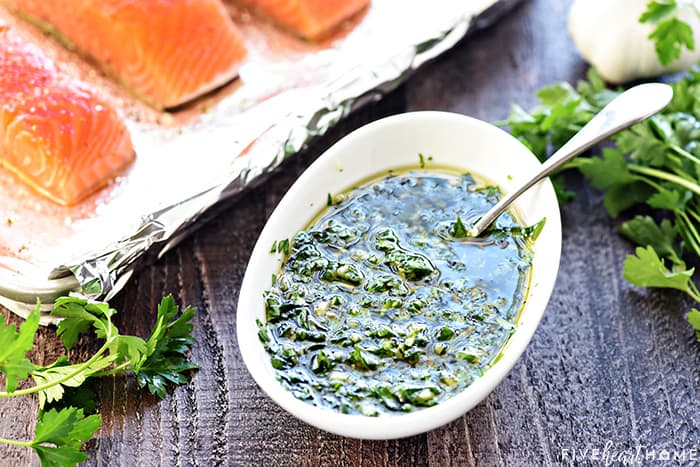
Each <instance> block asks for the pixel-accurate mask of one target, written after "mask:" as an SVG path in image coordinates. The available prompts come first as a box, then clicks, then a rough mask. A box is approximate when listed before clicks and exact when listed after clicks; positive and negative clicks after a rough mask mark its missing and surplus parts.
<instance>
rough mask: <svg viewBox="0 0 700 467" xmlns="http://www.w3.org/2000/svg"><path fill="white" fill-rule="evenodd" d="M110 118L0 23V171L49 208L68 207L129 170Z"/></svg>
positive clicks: (118, 127)
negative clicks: (46, 201)
mask: <svg viewBox="0 0 700 467" xmlns="http://www.w3.org/2000/svg"><path fill="white" fill-rule="evenodd" d="M133 159H134V150H133V147H132V145H131V139H130V138H129V133H128V131H127V129H126V127H125V125H124V124H123V123H122V121H121V120H120V119H119V116H118V115H117V113H116V112H115V111H114V109H112V108H111V107H110V105H108V104H107V103H106V102H105V101H103V100H102V99H100V98H99V97H98V96H97V95H96V94H95V93H94V92H93V91H92V90H91V89H90V87H89V85H88V84H86V83H83V82H82V81H79V80H77V79H76V78H73V77H71V76H69V75H68V74H66V73H64V72H62V71H60V70H59V69H58V68H57V67H56V65H55V64H54V62H53V61H52V60H51V59H50V58H49V57H48V56H46V55H45V54H44V52H43V51H42V50H41V49H40V48H39V47H38V46H37V45H35V44H33V43H31V42H29V41H28V40H27V39H26V38H25V37H23V36H22V35H21V34H20V33H18V32H17V31H15V30H13V29H12V28H10V27H9V26H8V25H7V24H5V23H3V22H2V21H0V166H2V167H4V168H6V169H8V170H9V171H11V172H13V173H14V174H15V175H17V176H18V177H19V178H20V179H21V180H23V181H24V182H26V183H27V184H28V185H29V186H31V187H32V188H33V189H35V190H36V191H38V192H39V193H41V194H43V195H45V196H47V197H48V198H50V199H52V200H53V201H55V202H57V203H59V204H63V205H72V204H75V203H77V202H78V201H80V200H82V199H84V198H85V197H86V196H88V195H89V194H91V193H93V192H94V191H95V190H97V189H98V188H100V187H102V186H104V185H105V184H107V183H109V181H110V180H111V179H112V178H113V177H114V176H115V175H117V174H118V173H119V172H120V171H122V170H123V169H124V168H125V167H126V166H128V165H129V163H131V162H132V161H133Z"/></svg>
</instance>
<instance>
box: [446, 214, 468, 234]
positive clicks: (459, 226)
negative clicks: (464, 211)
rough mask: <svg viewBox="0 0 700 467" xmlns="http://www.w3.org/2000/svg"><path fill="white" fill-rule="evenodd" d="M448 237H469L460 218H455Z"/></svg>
mask: <svg viewBox="0 0 700 467" xmlns="http://www.w3.org/2000/svg"><path fill="white" fill-rule="evenodd" d="M450 235H452V236H453V237H454V238H465V237H467V236H468V235H469V232H467V228H466V227H465V226H464V223H463V222H462V218H461V217H459V216H457V220H456V221H455V223H454V224H452V228H451V229H450Z"/></svg>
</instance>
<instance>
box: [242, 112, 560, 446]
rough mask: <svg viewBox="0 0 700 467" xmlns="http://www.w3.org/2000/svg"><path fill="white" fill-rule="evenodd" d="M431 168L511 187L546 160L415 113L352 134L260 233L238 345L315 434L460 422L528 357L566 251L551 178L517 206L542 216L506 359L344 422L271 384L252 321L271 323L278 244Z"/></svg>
mask: <svg viewBox="0 0 700 467" xmlns="http://www.w3.org/2000/svg"><path fill="white" fill-rule="evenodd" d="M418 153H423V154H425V155H426V157H427V156H428V155H429V156H432V158H433V160H432V161H429V162H428V163H427V168H429V167H430V165H431V164H435V165H442V166H451V167H455V168H458V169H460V170H463V171H466V172H470V173H474V174H476V175H477V176H481V177H483V178H485V179H486V180H488V181H490V182H493V183H495V184H497V185H498V186H499V187H500V188H501V190H502V191H504V192H508V191H510V190H512V189H513V188H514V187H515V185H516V183H517V180H519V179H521V178H523V177H526V176H527V175H528V174H531V173H534V172H535V171H536V170H537V169H538V167H539V166H540V163H539V162H538V161H537V159H536V158H535V157H534V156H533V155H532V153H531V152H530V151H528V149H526V148H525V147H524V146H523V145H522V144H521V143H520V142H519V141H517V140H516V139H515V138H513V137H512V136H510V135H509V134H508V133H506V132H504V131H502V130H500V129H498V128H496V127H494V126H492V125H490V124H488V123H485V122H482V121H480V120H476V119H473V118H470V117H466V116H463V115H458V114H450V113H444V112H415V113H407V114H402V115H397V116H393V117H389V118H385V119H383V120H379V121H376V122H373V123H371V124H369V125H366V126H364V127H362V128H360V129H358V130H357V131H355V132H353V133H351V134H349V135H348V136H346V137H345V138H343V139H342V140H340V141H339V142H338V143H336V144H335V145H334V146H333V147H331V148H330V149H328V151H326V152H325V153H324V154H323V155H322V156H321V157H319V158H318V160H316V161H315V162H314V163H313V164H312V165H311V166H310V167H309V168H308V169H307V170H306V171H305V172H304V173H303V174H302V176H301V177H299V179H298V180H297V181H296V183H294V185H293V186H292V187H291V188H290V189H289V192H288V193H287V194H286V195H285V196H284V198H282V200H281V201H280V203H279V205H278V206H277V209H275V211H274V212H273V213H272V216H271V217H270V219H269V220H268V222H267V225H266V226H265V228H264V229H263V231H262V233H261V234H260V238H259V239H258V242H257V244H256V245H255V249H254V250H253V254H252V256H251V258H250V262H249V264H248V269H247V271H246V274H245V277H244V279H243V284H242V286H241V292H240V296H239V300H238V312H237V313H238V314H237V335H238V345H239V348H240V351H241V353H242V355H243V360H244V361H245V364H246V365H247V367H248V371H250V374H251V375H252V376H253V378H254V379H255V381H256V382H257V383H258V385H259V386H260V387H261V388H262V389H263V390H264V391H265V392H266V393H267V394H268V395H269V396H270V397H271V398H272V399H273V400H274V401H275V402H277V403H278V404H279V405H280V406H282V407H283V408H284V409H286V410H287V411H288V412H289V413H291V414H292V415H294V416H296V417H298V418H300V419H301V420H303V421H305V422H307V423H309V424H311V425H314V426H316V427H318V428H322V429H324V430H327V431H330V432H332V433H337V434H340V435H345V436H351V437H355V438H364V439H392V438H401V437H404V436H410V435H414V434H417V433H422V432H426V431H429V430H431V429H433V428H436V427H439V426H441V425H444V424H446V423H448V422H450V421H452V420H454V419H455V418H457V417H459V416H461V415H462V414H464V413H465V412H467V411H468V410H469V409H471V408H472V407H474V406H475V405H476V404H477V403H479V402H480V401H481V400H482V399H484V398H485V397H486V396H487V395H488V394H489V393H490V392H491V391H492V390H493V389H494V387H495V386H496V385H497V384H498V383H499V382H500V381H501V380H502V379H503V378H504V377H505V375H506V374H507V373H508V371H509V370H510V369H511V367H512V366H513V364H514V363H515V362H516V360H517V359H518V358H519V357H520V355H521V354H522V353H523V351H524V350H525V347H526V346H527V344H528V342H529V341H530V338H531V337H532V335H533V333H534V332H535V328H536V327H537V324H538V323H539V321H540V318H541V317H542V314H543V313H544V310H545V307H546V306H547V302H548V300H549V297H550V295H551V292H552V288H553V287H554V281H555V279H556V276H557V271H558V268H559V256H560V254H561V221H560V217H559V206H558V204H557V200H556V197H555V194H554V190H553V188H552V185H551V183H550V182H549V180H545V181H543V182H541V183H540V184H538V185H536V186H535V187H533V188H532V189H530V191H528V192H527V193H525V194H524V195H523V196H521V197H520V198H519V199H518V201H517V203H516V210H517V212H518V215H519V217H520V219H521V220H522V221H524V223H525V224H530V223H535V222H538V221H539V220H541V219H542V218H543V217H546V219H547V221H546V224H545V226H544V229H543V230H542V232H541V234H540V236H539V237H538V238H537V241H536V242H535V245H534V259H533V264H532V280H531V285H530V288H529V290H528V292H527V296H526V300H525V308H524V309H523V311H522V313H521V315H520V320H519V322H518V325H517V328H516V331H515V333H514V334H513V335H512V336H511V338H510V339H509V340H508V342H507V344H506V346H505V348H504V349H503V356H502V357H501V359H500V360H498V362H497V363H495V364H494V365H493V366H491V368H489V369H488V370H487V371H486V372H485V373H484V375H483V376H481V377H480V378H478V379H477V380H476V381H475V382H474V383H472V384H471V385H470V386H468V387H467V388H466V389H465V390H463V391H462V392H460V393H459V394H456V395H455V396H453V397H452V398H451V399H448V400H446V401H444V402H441V403H439V404H438V405H436V406H433V407H430V408H425V409H422V410H417V411H415V412H411V413H406V414H401V415H381V416H379V417H366V416H362V415H346V414H341V413H337V412H334V411H331V410H329V409H325V408H321V407H316V406H313V405H310V404H307V403H306V402H303V401H301V400H298V399H296V398H295V397H294V396H292V394H291V393H290V392H288V391H287V390H286V389H284V388H283V387H282V386H281V385H280V383H279V382H278V381H277V380H276V379H275V374H274V371H273V369H272V366H271V364H270V356H269V355H268V354H267V353H266V351H265V349H264V348H263V345H262V344H261V343H260V341H259V340H258V329H257V326H256V323H255V320H256V319H260V320H262V321H265V307H264V304H263V300H262V296H263V292H264V291H265V290H266V289H268V288H269V287H270V285H271V284H270V281H271V276H272V274H273V273H276V272H277V271H278V270H279V268H280V262H281V259H280V257H279V256H281V255H272V254H270V246H271V245H272V243H273V242H274V241H275V240H279V239H283V238H291V237H293V236H294V234H295V233H296V232H298V231H299V230H302V229H304V228H305V227H307V226H308V224H309V222H311V220H312V219H313V218H314V217H315V216H316V214H317V213H318V211H319V210H320V209H322V208H324V207H325V206H326V200H327V194H328V193H333V194H337V193H341V192H343V191H345V190H347V189H349V188H351V187H352V186H353V185H354V184H356V183H357V182H360V181H363V180H365V179H367V178H368V177H373V176H379V175H382V174H386V172H387V170H389V169H392V168H394V169H395V168H399V167H406V166H417V165H418Z"/></svg>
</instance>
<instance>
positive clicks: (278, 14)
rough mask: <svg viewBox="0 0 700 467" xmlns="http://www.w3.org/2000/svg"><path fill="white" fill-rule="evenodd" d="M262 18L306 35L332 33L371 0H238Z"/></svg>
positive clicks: (311, 37)
mask: <svg viewBox="0 0 700 467" xmlns="http://www.w3.org/2000/svg"><path fill="white" fill-rule="evenodd" d="M235 2H236V3H238V4H240V5H243V6H244V7H247V8H250V9H252V10H253V11H255V12H256V13H257V14H259V15H260V16H262V17H265V18H269V19H270V20H272V21H273V22H275V23H277V24H279V25H280V26H282V27H284V28H285V29H288V30H290V31H291V32H293V33H295V34H297V35H299V36H301V37H303V38H306V39H312V40H313V39H319V38H321V37H323V36H326V35H328V34H330V33H331V32H332V31H333V30H334V29H335V28H336V27H338V26H339V25H340V23H342V22H343V21H344V20H346V19H348V18H350V17H352V16H354V15H356V14H358V13H359V12H360V11H362V10H364V9H365V8H366V7H367V5H369V2H370V0H235Z"/></svg>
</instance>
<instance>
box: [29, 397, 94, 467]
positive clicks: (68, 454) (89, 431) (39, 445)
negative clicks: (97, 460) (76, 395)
mask: <svg viewBox="0 0 700 467" xmlns="http://www.w3.org/2000/svg"><path fill="white" fill-rule="evenodd" d="M101 424H102V418H101V417H100V416H99V415H90V416H87V417H85V416H84V414H83V410H82V409H78V408H75V407H67V408H64V409H61V410H56V409H51V410H49V411H47V412H43V413H41V414H40V418H39V421H38V422H37V424H36V427H35V429H34V440H33V441H32V442H31V444H30V446H31V448H32V449H34V451H35V452H36V453H37V455H38V456H39V459H40V460H41V465H42V466H66V465H75V464H77V463H79V462H82V461H84V460H86V459H87V454H85V453H84V452H82V451H81V448H82V443H83V442H85V441H88V440H89V439H90V438H92V436H93V434H94V433H95V432H96V431H97V430H98V429H99V428H100V425H101Z"/></svg>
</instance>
